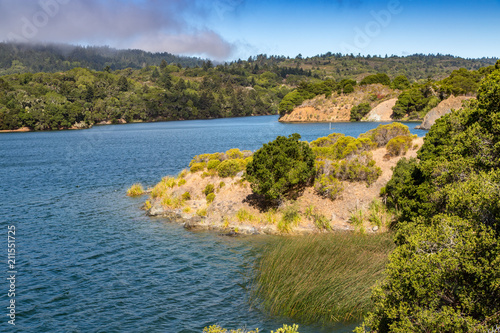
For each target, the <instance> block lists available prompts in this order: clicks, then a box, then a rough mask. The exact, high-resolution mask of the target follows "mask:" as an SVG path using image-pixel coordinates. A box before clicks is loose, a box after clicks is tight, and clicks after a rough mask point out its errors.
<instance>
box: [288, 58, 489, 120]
mask: <svg viewBox="0 0 500 333" xmlns="http://www.w3.org/2000/svg"><path fill="white" fill-rule="evenodd" d="M493 69H494V66H488V67H484V68H480V69H478V70H474V71H468V70H466V69H465V68H461V69H458V70H454V71H453V72H452V73H451V74H450V75H449V76H448V77H446V78H444V79H442V80H439V81H436V80H432V79H430V78H428V79H427V80H419V81H414V82H411V81H410V80H409V79H408V78H407V77H406V76H404V75H399V76H397V77H395V78H394V79H392V80H391V79H390V78H389V76H388V75H387V74H385V73H378V74H372V75H368V76H365V77H364V78H363V79H362V80H361V81H359V82H358V81H355V80H348V79H343V80H341V81H339V82H334V81H333V80H326V81H323V82H317V83H301V84H300V85H299V87H297V88H296V89H295V90H293V91H291V92H290V93H288V94H287V95H286V96H285V97H284V98H283V100H282V101H281V102H280V104H279V112H280V115H281V118H280V120H281V121H285V122H286V121H295V122H297V121H301V122H314V121H349V120H350V121H359V120H365V119H368V120H369V119H370V118H369V117H365V116H367V115H368V114H369V112H370V111H371V110H372V109H373V108H374V107H375V106H377V105H378V104H380V103H381V102H383V101H385V100H386V99H387V98H391V97H397V100H396V102H395V105H394V106H393V107H392V112H391V115H390V119H393V120H422V119H424V117H425V116H426V114H427V113H428V112H429V111H430V110H432V109H433V108H435V107H436V106H437V105H438V104H439V103H440V102H442V101H443V100H446V99H448V98H449V97H451V96H466V97H473V96H475V95H476V94H477V91H478V88H479V82H480V81H481V79H483V78H484V77H485V76H486V75H488V74H489V73H491V72H492V71H493ZM374 85H380V86H383V87H385V90H382V89H380V88H378V90H379V91H380V92H374V88H372V89H367V88H366V87H370V86H374ZM304 113H306V114H304ZM385 120H387V119H385Z"/></svg>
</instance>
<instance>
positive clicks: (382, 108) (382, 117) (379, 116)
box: [362, 98, 398, 121]
mask: <svg viewBox="0 0 500 333" xmlns="http://www.w3.org/2000/svg"><path fill="white" fill-rule="evenodd" d="M397 100H398V99H397V98H391V99H389V100H387V101H385V102H382V103H380V104H379V105H377V106H376V107H374V108H373V109H372V110H371V111H370V112H369V113H368V114H367V115H366V116H365V119H363V120H362V121H392V118H391V117H392V108H393V107H394V105H396V101H397Z"/></svg>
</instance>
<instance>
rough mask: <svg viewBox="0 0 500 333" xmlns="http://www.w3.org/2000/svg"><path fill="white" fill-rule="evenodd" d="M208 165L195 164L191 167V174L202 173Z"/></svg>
mask: <svg viewBox="0 0 500 333" xmlns="http://www.w3.org/2000/svg"><path fill="white" fill-rule="evenodd" d="M206 165H207V164H206V163H205V162H199V163H193V164H192V165H191V166H190V168H189V170H190V171H191V172H198V171H202V170H204V169H205V167H206Z"/></svg>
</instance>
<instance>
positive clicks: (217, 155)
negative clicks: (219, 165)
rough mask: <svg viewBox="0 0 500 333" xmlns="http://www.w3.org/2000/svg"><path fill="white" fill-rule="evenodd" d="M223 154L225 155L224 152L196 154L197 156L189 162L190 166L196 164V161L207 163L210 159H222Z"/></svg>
mask: <svg viewBox="0 0 500 333" xmlns="http://www.w3.org/2000/svg"><path fill="white" fill-rule="evenodd" d="M223 156H224V154H223V153H213V154H201V155H196V156H195V157H193V159H192V160H191V162H190V163H189V166H190V167H191V166H192V165H193V164H196V163H205V164H206V163H207V162H208V161H212V160H219V161H220V160H221V159H222V157H223Z"/></svg>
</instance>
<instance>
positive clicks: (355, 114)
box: [350, 103, 372, 121]
mask: <svg viewBox="0 0 500 333" xmlns="http://www.w3.org/2000/svg"><path fill="white" fill-rule="evenodd" d="M371 109H372V107H371V106H370V103H361V104H358V105H356V106H353V107H352V109H351V119H350V120H351V121H360V120H361V119H362V118H363V117H364V116H366V115H367V114H368V112H370V110H371Z"/></svg>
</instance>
